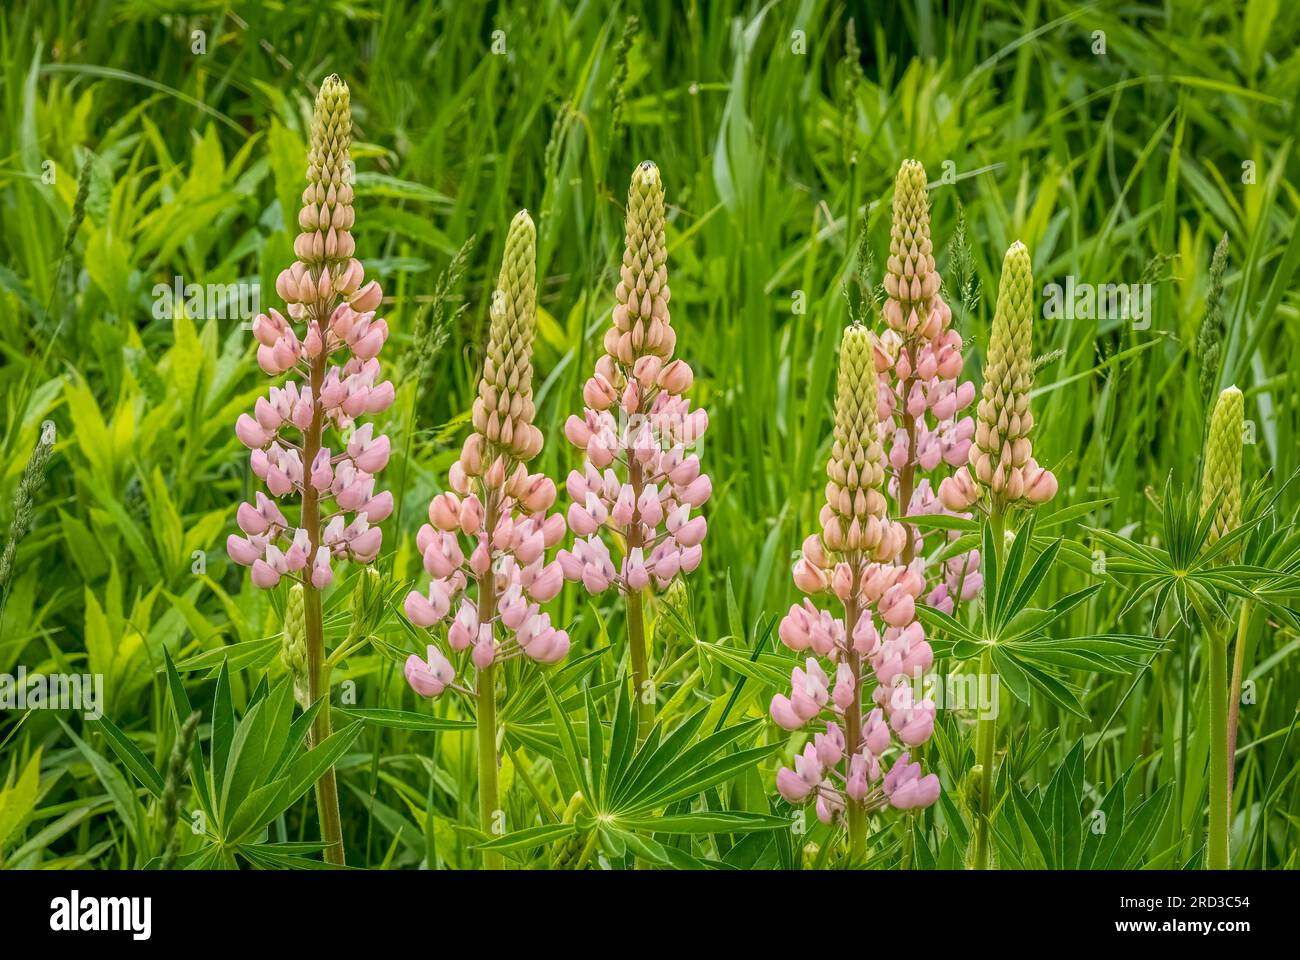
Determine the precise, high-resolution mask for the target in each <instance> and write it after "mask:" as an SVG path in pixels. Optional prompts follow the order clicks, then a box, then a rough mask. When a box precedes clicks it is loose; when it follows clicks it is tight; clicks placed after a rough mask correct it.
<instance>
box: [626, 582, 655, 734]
mask: <svg viewBox="0 0 1300 960" xmlns="http://www.w3.org/2000/svg"><path fill="white" fill-rule="evenodd" d="M627 644H628V655H629V657H630V658H631V660H632V687H633V691H634V695H635V696H636V716H637V738H638V740H644V739H645V738H646V737H647V736H649V735H650V728H651V727H653V726H654V722H655V704H654V693H653V690H654V683H653V681H651V680H650V665H649V661H648V660H647V658H646V650H645V614H644V613H643V611H642V609H641V592H640V591H639V590H633V591H629V592H628V595H627Z"/></svg>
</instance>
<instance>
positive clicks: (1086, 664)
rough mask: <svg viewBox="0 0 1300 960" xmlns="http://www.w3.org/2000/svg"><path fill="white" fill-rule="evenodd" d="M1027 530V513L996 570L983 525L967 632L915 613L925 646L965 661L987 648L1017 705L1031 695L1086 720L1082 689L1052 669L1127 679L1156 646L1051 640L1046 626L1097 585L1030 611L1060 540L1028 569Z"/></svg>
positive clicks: (1105, 639)
mask: <svg viewBox="0 0 1300 960" xmlns="http://www.w3.org/2000/svg"><path fill="white" fill-rule="evenodd" d="M1034 528H1035V521H1034V518H1033V516H1032V515H1031V516H1030V518H1029V519H1028V520H1027V521H1026V522H1025V525H1024V527H1023V528H1022V529H1021V530H1020V531H1018V533H1017V535H1016V539H1015V542H1014V543H1013V544H1012V546H1011V549H1010V550H1009V551H1007V558H1006V565H1005V568H1004V569H999V567H998V562H997V556H996V553H995V551H994V550H993V533H992V526H991V525H985V528H984V531H983V541H984V542H983V548H984V556H985V557H987V561H986V562H985V564H984V568H983V570H984V596H983V601H982V603H981V605H980V617H979V619H978V621H977V624H976V626H975V627H974V628H968V627H966V626H964V625H963V624H961V623H960V622H959V621H958V620H956V619H955V618H953V617H952V616H949V615H948V614H945V613H943V612H941V611H939V610H935V609H933V608H930V607H921V608H918V611H919V616H920V618H921V620H922V622H923V623H925V625H926V627H927V628H929V630H930V632H931V639H930V644H931V646H932V647H933V648H934V651H935V655H936V656H945V655H946V656H950V657H953V658H954V659H957V660H970V659H973V658H975V657H978V656H979V655H980V654H981V653H983V651H984V649H985V648H986V647H988V646H992V655H993V664H994V666H995V667H996V668H997V671H998V675H999V677H1000V678H1001V679H1002V681H1003V682H1005V683H1006V685H1007V686H1008V688H1010V690H1011V692H1012V693H1013V694H1015V696H1016V697H1017V698H1018V699H1019V700H1021V701H1023V702H1026V703H1027V702H1029V699H1030V697H1031V695H1032V692H1033V690H1035V689H1036V690H1038V692H1040V693H1041V694H1043V695H1044V696H1046V697H1047V698H1048V699H1049V700H1051V701H1052V702H1053V703H1055V704H1057V705H1058V706H1060V707H1061V708H1063V709H1065V710H1068V711H1070V712H1071V713H1074V714H1076V715H1078V716H1081V717H1086V716H1087V712H1086V711H1085V709H1084V707H1083V704H1082V702H1081V699H1080V695H1081V691H1080V690H1079V689H1078V688H1077V687H1075V686H1074V685H1073V684H1071V683H1070V682H1068V681H1067V680H1065V679H1064V678H1062V677H1061V676H1059V675H1058V673H1057V671H1059V670H1062V669H1078V670H1086V671H1093V672H1101V673H1128V672H1131V671H1133V670H1135V669H1137V668H1139V667H1141V666H1142V665H1143V664H1144V663H1145V662H1146V661H1147V660H1148V659H1149V658H1150V657H1152V656H1154V655H1155V654H1156V653H1157V652H1159V650H1160V649H1161V647H1162V646H1163V644H1162V641H1159V640H1157V639H1155V638H1153V637H1147V636H1138V635H1131V634H1121V633H1105V634H1090V635H1084V636H1067V637H1054V636H1051V635H1050V631H1051V628H1052V627H1053V625H1055V624H1058V623H1059V622H1061V620H1062V619H1063V618H1064V617H1065V615H1066V614H1068V613H1069V612H1070V611H1071V610H1073V609H1074V608H1075V607H1078V606H1079V605H1080V604H1083V603H1085V602H1086V601H1088V600H1089V599H1091V598H1092V597H1093V596H1095V595H1096V594H1097V592H1098V591H1100V590H1101V589H1102V586H1103V584H1100V583H1095V584H1090V585H1089V586H1087V587H1084V588H1083V589H1082V590H1078V591H1076V592H1074V593H1071V594H1069V595H1067V596H1065V597H1062V598H1061V599H1059V600H1057V601H1056V602H1055V603H1053V604H1051V605H1050V606H1048V607H1033V606H1030V603H1031V601H1032V600H1033V597H1034V594H1035V593H1036V592H1037V590H1038V588H1039V586H1040V585H1041V584H1042V582H1043V580H1044V579H1045V578H1046V577H1047V574H1048V573H1049V572H1050V571H1051V569H1052V567H1053V565H1054V564H1055V563H1056V561H1057V557H1058V556H1059V554H1060V551H1061V544H1062V542H1063V541H1062V540H1060V539H1057V540H1054V541H1052V542H1051V543H1049V544H1048V545H1047V547H1046V549H1044V550H1043V551H1042V552H1040V553H1039V554H1038V556H1037V558H1036V559H1034V561H1033V562H1032V563H1029V560H1028V558H1029V555H1030V550H1031V544H1032V543H1033V542H1034V539H1035V538H1034ZM1026 566H1028V569H1025V568H1026Z"/></svg>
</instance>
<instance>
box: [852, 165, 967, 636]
mask: <svg viewBox="0 0 1300 960" xmlns="http://www.w3.org/2000/svg"><path fill="white" fill-rule="evenodd" d="M884 285H885V293H886V300H885V304H884V307H883V310H882V313H883V317H884V320H885V324H886V329H885V330H884V331H883V332H882V333H881V334H880V336H879V337H877V338H875V340H874V344H873V346H874V354H873V360H874V364H875V371H876V375H877V380H878V401H877V413H878V414H879V416H880V441H881V445H882V447H883V448H884V452H885V456H886V458H887V459H886V462H887V474H888V477H889V482H888V485H887V489H888V491H889V493H890V494H891V495H892V497H893V499H894V503H895V505H896V506H895V508H896V511H897V513H896V515H897V516H899V517H903V516H920V515H923V514H930V513H944V512H949V513H953V514H956V515H957V516H961V517H967V516H969V514H967V513H965V512H964V511H965V508H966V507H967V506H969V504H962V505H960V506H958V507H957V508H955V509H953V508H950V507H949V506H948V504H947V503H945V502H944V501H942V500H941V499H940V498H939V497H938V496H937V492H936V486H937V485H938V479H939V478H938V476H937V475H936V472H937V471H939V470H941V469H943V468H945V467H957V466H961V465H963V464H965V463H966V460H967V457H968V454H969V450H970V446H971V438H972V437H973V436H974V434H975V423H974V421H973V420H972V419H971V417H970V416H968V415H965V410H966V409H967V408H968V407H969V406H970V405H971V404H972V403H973V402H974V400H975V385H974V384H973V383H971V382H970V381H969V380H963V379H962V366H963V360H962V338H961V335H960V334H959V333H958V332H957V331H956V330H954V329H953V327H952V311H951V309H949V307H948V304H947V303H946V302H945V301H944V299H943V296H942V293H941V292H940V291H941V287H942V282H941V280H940V277H939V273H938V270H937V269H936V268H935V262H934V246H933V242H932V241H931V238H930V196H929V191H928V189H927V181H926V176H925V168H924V167H923V166H921V164H920V163H918V162H917V161H915V160H905V161H904V162H903V164H902V166H901V167H899V170H898V176H897V177H896V178H895V180H894V204H893V222H892V225H891V227H890V236H889V258H888V260H887V262H886V270H885V278H884ZM943 482H944V483H949V482H950V480H949V479H948V478H945V479H944V481H943ZM902 528H903V530H902V535H903V540H902V546H901V549H900V550H899V552H898V559H899V562H901V563H903V564H911V563H912V561H913V560H914V559H915V558H917V557H923V556H925V555H927V554H932V553H933V552H934V551H933V550H930V549H926V548H925V538H926V537H927V536H928V537H943V536H945V534H944V533H942V532H941V531H938V530H926V529H925V528H922V527H919V526H913V525H911V524H907V523H904V524H902ZM947 536H949V538H950V539H956V537H957V532H956V531H955V530H954V531H951V532H950V533H949V534H947ZM979 562H980V556H979V551H977V550H972V551H969V552H967V553H965V554H962V555H960V556H957V557H953V558H951V559H950V560H948V561H946V562H945V563H944V564H943V565H942V566H941V567H937V568H935V569H933V570H930V571H924V574H923V575H925V576H926V577H927V578H928V579H929V580H930V581H931V589H930V590H929V592H928V593H927V595H926V602H927V603H928V604H929V605H930V606H933V607H936V608H938V609H940V610H942V611H944V612H945V613H952V612H953V609H954V607H955V605H956V604H957V603H959V602H961V601H964V600H970V599H972V598H973V597H974V596H975V595H976V594H977V593H978V592H979V589H980V587H981V586H982V585H983V580H982V578H981V576H980V574H979Z"/></svg>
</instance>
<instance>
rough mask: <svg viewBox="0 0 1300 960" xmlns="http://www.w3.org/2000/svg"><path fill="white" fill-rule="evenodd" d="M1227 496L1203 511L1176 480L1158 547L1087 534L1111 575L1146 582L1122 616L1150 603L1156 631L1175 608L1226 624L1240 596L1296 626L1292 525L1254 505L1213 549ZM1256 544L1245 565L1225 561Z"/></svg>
mask: <svg viewBox="0 0 1300 960" xmlns="http://www.w3.org/2000/svg"><path fill="white" fill-rule="evenodd" d="M1222 496H1223V494H1220V495H1219V496H1218V497H1215V498H1213V499H1212V500H1210V501H1209V502H1208V503H1207V504H1206V505H1205V506H1204V508H1203V507H1202V505H1200V504H1198V503H1197V501H1196V499H1195V497H1194V495H1193V493H1192V492H1191V491H1188V490H1177V489H1175V488H1174V486H1173V480H1172V477H1171V478H1170V479H1169V481H1168V482H1167V483H1166V486H1165V494H1164V497H1163V498H1162V506H1163V517H1162V527H1161V529H1162V532H1163V535H1164V539H1163V541H1162V543H1161V544H1160V545H1159V546H1156V545H1151V544H1144V543H1140V542H1138V541H1136V540H1132V539H1130V538H1128V537H1122V536H1119V535H1118V534H1115V533H1113V532H1111V531H1109V530H1104V529H1100V528H1095V527H1086V528H1085V529H1086V530H1087V531H1088V532H1089V533H1090V534H1091V535H1092V536H1093V538H1094V539H1095V541H1096V542H1098V543H1099V544H1100V545H1101V546H1102V547H1103V548H1104V550H1105V552H1106V571H1107V574H1109V575H1111V576H1114V575H1117V574H1119V575H1126V576H1134V577H1138V578H1140V580H1141V582H1140V583H1139V584H1138V586H1137V588H1136V589H1135V591H1134V593H1133V595H1132V596H1131V597H1130V598H1129V600H1128V602H1127V603H1126V604H1125V607H1124V610H1123V611H1122V612H1123V613H1127V612H1128V611H1129V610H1131V609H1133V608H1134V607H1136V605H1137V604H1138V603H1140V602H1141V601H1143V600H1144V599H1146V598H1147V597H1148V596H1151V597H1152V598H1153V601H1154V602H1153V609H1152V613H1151V623H1152V625H1153V627H1154V625H1155V624H1156V623H1157V622H1158V620H1159V618H1160V615H1161V613H1162V612H1163V611H1164V609H1165V607H1166V606H1167V605H1168V604H1169V603H1171V602H1172V603H1173V604H1174V608H1175V613H1176V615H1177V616H1178V617H1179V618H1180V619H1182V620H1184V621H1188V620H1190V618H1191V613H1192V611H1193V609H1194V608H1199V609H1200V610H1204V611H1212V613H1210V614H1209V615H1211V616H1217V617H1220V618H1223V617H1227V616H1228V607H1227V602H1226V601H1227V599H1228V598H1229V597H1236V598H1239V599H1243V600H1251V601H1254V602H1256V603H1259V604H1261V605H1263V606H1265V607H1267V608H1268V609H1269V610H1270V611H1272V612H1273V613H1274V614H1276V615H1278V616H1282V617H1284V618H1286V619H1287V620H1288V621H1290V622H1294V618H1295V614H1294V613H1293V612H1292V611H1291V610H1290V609H1289V608H1288V607H1287V605H1286V604H1285V603H1284V602H1283V601H1287V600H1292V599H1294V598H1295V597H1297V596H1300V539H1298V538H1297V537H1296V536H1295V535H1294V530H1293V528H1292V527H1291V526H1290V525H1283V524H1281V523H1280V521H1279V518H1278V517H1277V515H1276V511H1275V509H1274V508H1273V506H1272V504H1265V503H1262V502H1260V501H1254V502H1252V503H1251V504H1250V505H1249V506H1248V508H1247V515H1246V516H1245V517H1244V518H1243V519H1242V521H1241V523H1240V524H1239V525H1238V526H1237V527H1236V528H1235V529H1233V530H1232V531H1231V532H1229V533H1227V534H1226V535H1224V536H1222V537H1219V538H1218V539H1216V540H1214V541H1213V542H1212V543H1211V542H1210V539H1211V534H1212V532H1213V529H1214V522H1215V516H1216V514H1217V513H1218V503H1219V501H1220V499H1221V498H1222ZM1252 511H1255V512H1254V515H1251V512H1252ZM1251 544H1253V549H1246V550H1245V551H1244V553H1243V559H1242V562H1237V563H1225V562H1223V561H1224V560H1225V559H1227V558H1229V557H1232V556H1234V555H1237V554H1239V553H1242V548H1243V546H1249V545H1251Z"/></svg>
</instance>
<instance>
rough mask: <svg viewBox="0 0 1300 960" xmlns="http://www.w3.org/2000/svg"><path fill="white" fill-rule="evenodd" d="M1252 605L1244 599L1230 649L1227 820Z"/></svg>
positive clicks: (1230, 802) (1229, 819) (1234, 768)
mask: <svg viewBox="0 0 1300 960" xmlns="http://www.w3.org/2000/svg"><path fill="white" fill-rule="evenodd" d="M1253 612H1254V605H1253V604H1252V603H1251V602H1250V601H1249V600H1247V601H1245V602H1244V603H1242V605H1241V616H1240V617H1239V618H1238V620H1237V645H1236V646H1235V647H1234V648H1233V651H1232V684H1231V685H1230V686H1229V687H1228V822H1229V823H1231V822H1232V785H1233V783H1234V782H1235V781H1236V769H1237V724H1238V721H1239V720H1240V714H1241V674H1242V671H1243V670H1244V669H1245V666H1246V636H1247V634H1248V633H1249V632H1250V615H1251V614H1252V613H1253Z"/></svg>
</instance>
